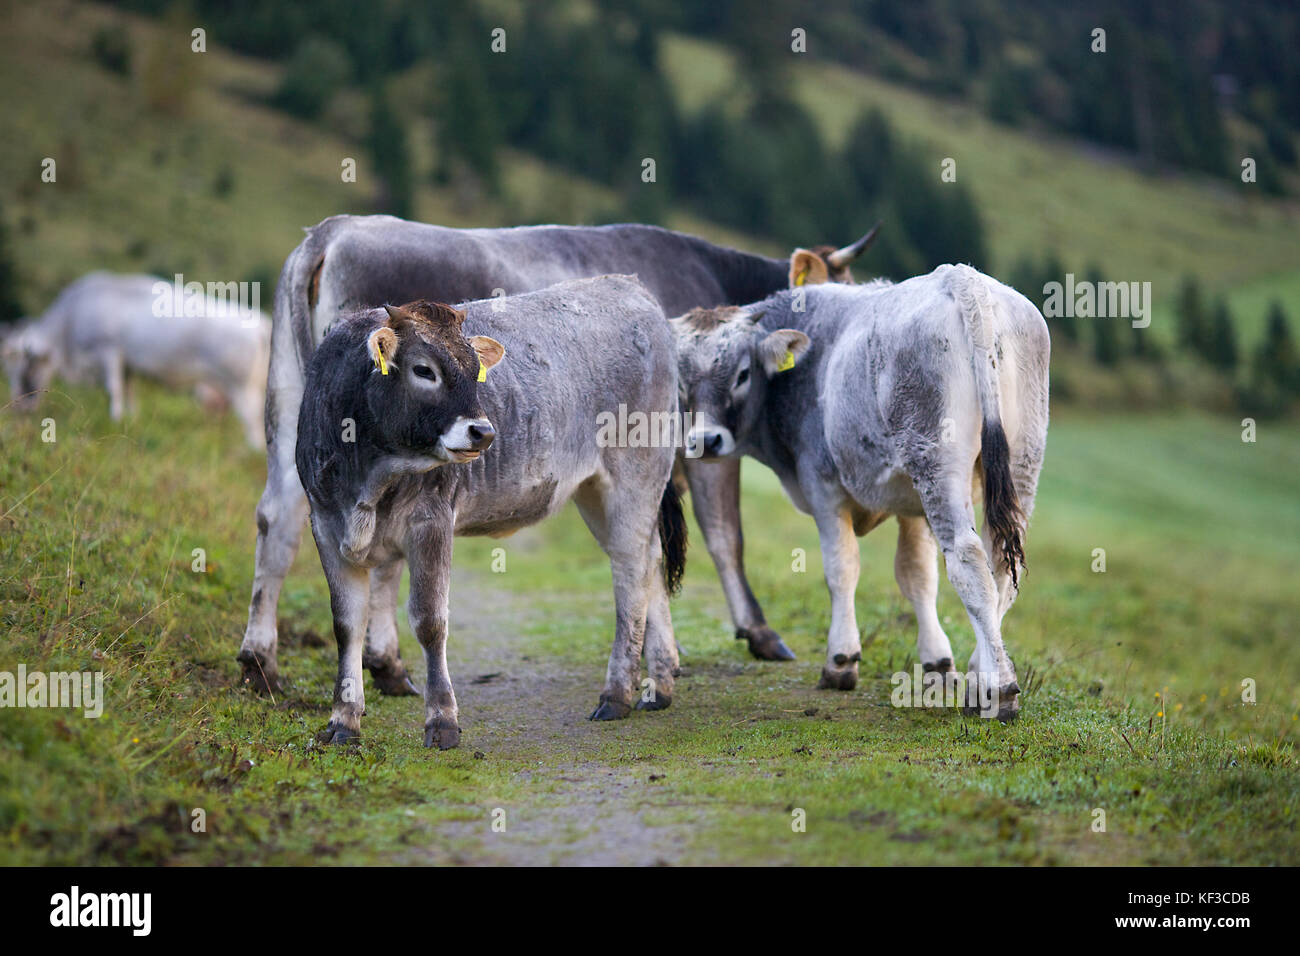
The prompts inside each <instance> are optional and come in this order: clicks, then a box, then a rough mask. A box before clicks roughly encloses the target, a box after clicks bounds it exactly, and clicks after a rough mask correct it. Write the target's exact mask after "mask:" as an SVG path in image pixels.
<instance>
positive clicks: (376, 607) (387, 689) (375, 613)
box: [362, 561, 419, 697]
mask: <svg viewBox="0 0 1300 956" xmlns="http://www.w3.org/2000/svg"><path fill="white" fill-rule="evenodd" d="M402 566H403V563H402V562H401V561H393V562H391V563H389V564H384V565H380V566H379V567H377V568H372V569H371V571H370V626H369V627H368V628H367V630H366V652H365V655H364V656H363V657H362V663H363V664H364V665H365V666H366V669H367V670H369V671H370V676H371V678H373V679H374V682H375V686H376V687H378V688H379V690H380V692H381V693H384V694H389V695H391V696H394V697H403V696H406V695H408V694H418V693H419V691H418V690H416V688H415V684H414V683H412V681H411V677H410V675H409V674H408V673H407V672H406V665H405V664H403V663H402V657H401V651H400V648H399V644H398V633H397V592H398V590H399V589H400V588H401V585H402Z"/></svg>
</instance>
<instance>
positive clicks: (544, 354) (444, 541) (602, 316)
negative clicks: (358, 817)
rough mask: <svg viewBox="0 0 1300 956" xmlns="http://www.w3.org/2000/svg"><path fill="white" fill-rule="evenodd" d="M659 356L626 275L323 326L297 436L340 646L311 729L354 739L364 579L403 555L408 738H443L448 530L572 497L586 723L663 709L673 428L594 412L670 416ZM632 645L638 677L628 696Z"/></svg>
mask: <svg viewBox="0 0 1300 956" xmlns="http://www.w3.org/2000/svg"><path fill="white" fill-rule="evenodd" d="M462 309H463V311H462ZM503 355H504V356H506V358H505V361H504V362H501V364H500V365H497V363H498V362H499V361H500V360H501V358H502V356H503ZM674 363H675V355H674V348H673V334H672V331H671V328H670V327H669V324H668V322H667V320H666V319H665V317H664V315H663V312H662V310H661V309H660V307H659V305H658V303H657V302H656V301H655V299H654V297H653V296H652V295H651V294H650V292H649V291H648V290H647V289H646V288H645V287H644V286H642V285H641V283H639V282H638V281H637V280H636V279H635V278H633V277H626V276H604V277H601V278H596V279H586V280H577V281H570V282H565V283H560V284H557V285H555V286H552V287H551V288H549V289H546V290H544V291H542V292H535V293H530V294H526V295H520V296H511V297H506V298H501V299H496V300H492V301H477V302H470V303H467V304H466V305H464V306H462V307H460V309H456V308H451V307H449V306H445V305H435V304H430V303H427V302H423V301H421V302H416V303H412V304H410V305H407V306H405V307H402V308H393V307H391V306H389V307H387V308H386V309H376V310H372V311H368V312H363V313H360V314H358V315H356V316H353V317H349V318H347V319H344V320H342V321H340V322H338V323H336V325H335V327H334V329H333V330H332V331H331V332H330V333H329V335H327V336H326V337H325V339H324V341H323V342H322V343H321V345H320V347H319V348H318V349H317V350H316V352H315V354H314V355H313V356H312V359H311V361H310V363H309V365H308V369H307V381H306V395H307V396H308V400H307V401H304V402H303V412H302V415H301V416H300V417H299V421H298V442H297V469H298V474H300V475H301V476H302V479H303V484H304V486H305V488H306V492H307V496H308V498H309V500H310V503H311V526H312V532H313V534H314V535H315V538H316V545H317V548H318V550H319V552H320V557H321V564H322V566H323V567H324V570H325V575H326V577H327V578H328V580H329V586H330V601H331V605H332V608H333V613H334V631H335V636H336V638H337V640H338V648H339V670H338V680H337V682H336V684H335V691H334V710H333V714H332V716H331V718H330V723H329V726H328V728H327V731H326V738H327V739H328V740H330V741H332V742H341V741H345V740H347V739H350V738H351V737H354V736H356V735H357V733H358V731H359V727H360V717H361V714H362V712H363V711H364V710H365V699H364V694H363V691H362V687H361V668H362V653H363V650H362V648H363V642H364V639H365V636H366V633H367V629H368V625H369V616H370V614H371V613H372V610H371V609H372V607H373V595H372V594H371V593H370V588H371V583H370V582H371V577H370V576H371V573H372V572H375V571H378V572H380V573H381V578H382V577H384V576H385V575H386V574H387V573H389V569H391V568H392V567H393V566H394V565H395V564H396V563H397V562H400V561H401V560H402V559H406V560H407V561H408V562H409V564H410V568H411V593H410V605H409V611H410V620H411V627H412V630H414V632H415V636H416V638H417V639H418V640H419V642H420V644H421V646H422V647H423V648H424V653H425V658H426V662H427V669H428V677H427V681H426V684H425V707H426V710H425V723H424V729H425V744H426V746H433V745H435V744H436V745H437V746H438V747H440V748H444V749H445V748H448V747H454V746H455V745H456V744H457V742H458V741H459V739H460V724H459V719H458V715H457V707H456V697H455V694H454V692H453V691H452V685H451V678H450V676H449V674H448V673H447V661H446V653H445V651H446V642H447V609H448V600H449V581H450V575H451V557H452V538H453V536H455V535H492V536H495V537H501V536H505V535H508V534H511V533H512V532H514V531H516V530H518V529H519V528H522V527H524V526H526V525H531V524H535V523H537V522H538V521H541V520H542V519H544V518H546V517H548V516H550V515H552V514H554V513H555V512H556V511H558V510H559V509H560V508H562V507H563V506H564V504H565V503H566V502H568V501H570V500H572V501H574V502H575V503H576V504H577V506H578V510H579V511H580V512H581V514H582V516H583V518H584V520H585V521H586V522H587V525H588V527H589V528H590V529H591V531H592V534H593V535H594V536H595V537H596V539H597V540H598V541H599V542H600V545H601V547H602V548H604V550H605V552H606V553H607V554H608V555H609V561H610V566H611V569H612V571H613V581H614V609H615V622H616V623H615V631H614V648H613V651H612V652H611V654H610V659H609V669H608V671H607V673H606V678H605V686H604V689H603V691H602V692H601V695H600V703H599V706H598V707H597V708H596V711H595V713H593V714H592V715H591V716H592V718H593V719H614V718H619V717H626V716H627V715H628V713H629V712H630V711H631V708H632V706H633V704H634V703H636V706H638V707H643V708H645V709H660V708H662V707H666V706H667V705H668V703H669V701H670V700H671V694H672V688H673V676H674V674H675V672H676V670H677V651H676V642H675V640H674V639H673V633H672V619H671V617H670V616H669V612H668V587H669V586H670V585H671V584H672V583H673V582H674V581H675V580H676V579H677V578H679V577H680V574H681V569H682V563H683V561H684V549H685V521H684V519H683V517H682V512H681V505H680V503H679V502H678V499H677V494H676V492H675V491H674V490H673V488H672V486H671V483H670V482H669V478H670V475H671V472H672V466H673V459H674V455H675V453H676V450H675V444H674V436H675V435H676V432H671V433H666V434H663V435H661V436H660V437H663V438H665V439H666V440H662V441H654V440H650V436H646V437H645V440H642V441H637V442H629V441H624V442H621V443H620V442H618V441H602V432H601V430H600V429H599V428H598V422H599V421H600V420H601V416H602V414H612V413H615V412H616V411H618V410H620V408H621V409H623V410H626V414H628V415H629V416H631V415H632V414H635V413H638V412H639V413H640V414H641V415H643V416H648V417H651V418H655V417H657V420H661V421H675V420H676V415H677V383H676V370H675V368H674ZM489 370H490V371H489ZM349 439H351V440H349ZM661 556H662V557H661ZM661 573H662V575H663V577H661ZM665 579H666V580H665ZM643 641H644V646H645V652H646V658H647V661H648V663H649V668H650V674H651V678H652V680H653V681H654V686H653V691H652V692H650V693H647V694H646V695H642V698H641V700H640V701H636V695H637V690H638V677H639V667H640V658H641V652H642V645H643Z"/></svg>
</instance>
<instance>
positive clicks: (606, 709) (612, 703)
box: [587, 696, 632, 720]
mask: <svg viewBox="0 0 1300 956" xmlns="http://www.w3.org/2000/svg"><path fill="white" fill-rule="evenodd" d="M630 713H632V708H631V707H629V706H628V705H627V704H625V703H623V702H622V701H621V700H610V699H609V698H608V697H604V696H602V697H601V698H600V705H599V706H598V707H597V708H596V709H595V710H593V711H592V712H591V716H590V717H588V718H587V719H588V720H622V719H623V718H624V717H626V716H627V715H628V714H630Z"/></svg>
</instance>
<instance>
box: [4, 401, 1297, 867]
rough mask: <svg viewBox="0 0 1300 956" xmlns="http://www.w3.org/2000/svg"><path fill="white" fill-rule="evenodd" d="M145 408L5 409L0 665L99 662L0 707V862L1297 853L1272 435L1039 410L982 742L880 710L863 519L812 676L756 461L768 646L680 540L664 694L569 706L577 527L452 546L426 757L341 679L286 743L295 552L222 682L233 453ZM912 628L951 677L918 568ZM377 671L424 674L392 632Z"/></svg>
mask: <svg viewBox="0 0 1300 956" xmlns="http://www.w3.org/2000/svg"><path fill="white" fill-rule="evenodd" d="M140 402H141V408H142V411H141V413H140V414H139V415H138V417H136V418H135V419H133V420H130V421H128V422H127V423H126V425H125V426H121V427H118V426H114V425H112V424H111V423H110V422H108V421H107V419H106V402H105V400H104V397H103V396H102V394H99V393H97V392H94V391H89V390H81V389H67V390H62V391H59V392H57V393H55V394H52V395H51V396H50V397H49V398H48V399H47V402H46V404H45V406H44V407H43V408H42V411H41V413H40V415H39V416H37V417H36V418H20V417H17V416H14V415H13V414H11V413H9V412H5V413H4V414H3V415H0V442H2V443H3V447H4V448H5V455H4V456H3V461H2V462H0V515H3V518H0V526H2V527H3V532H2V533H0V635H2V637H0V647H2V648H3V650H0V671H10V672H14V671H15V670H16V669H17V666H18V665H19V664H20V663H22V664H25V665H26V666H27V668H28V669H29V671H30V670H36V669H44V670H83V669H88V670H101V669H102V670H103V672H104V674H105V682H106V696H107V702H106V706H105V711H104V715H103V717H101V718H99V719H97V720H92V719H82V717H81V716H80V715H79V714H77V713H74V712H70V711H67V710H63V711H60V710H53V709H47V710H32V709H24V710H17V709H9V708H0V863H165V864H212V863H227V864H230V863H258V864H283V863H312V862H322V861H331V862H342V863H449V862H462V863H463V862H469V863H483V862H612V863H654V862H661V861H662V862H671V863H702V862H712V863H725V864H733V863H967V864H969V863H1008V864H1009V863H1027V864H1067V863H1068V864H1113V863H1151V864H1157V863H1158V864H1178V863H1184V864H1208V863H1278V864H1288V863H1289V864H1294V863H1296V862H1297V860H1298V859H1300V854H1298V852H1297V851H1298V850H1300V841H1298V840H1297V836H1296V826H1295V822H1296V812H1297V809H1298V807H1297V803H1298V802H1300V797H1298V791H1297V788H1296V786H1295V779H1296V776H1295V774H1296V760H1295V755H1294V741H1295V734H1296V728H1297V723H1296V714H1297V709H1298V708H1300V701H1298V699H1297V692H1296V688H1297V686H1298V685H1300V653H1297V650H1296V647H1295V644H1294V642H1293V641H1292V640H1291V635H1290V631H1291V622H1292V621H1294V619H1295V616H1296V612H1297V604H1300V599H1298V598H1297V597H1296V596H1295V592H1294V588H1293V587H1292V581H1293V575H1292V573H1291V570H1290V569H1291V568H1293V567H1294V563H1295V560H1296V558H1297V554H1296V552H1297V550H1300V544H1298V543H1297V542H1300V535H1297V534H1296V531H1297V530H1300V504H1297V502H1296V499H1295V496H1294V493H1293V491H1292V489H1291V488H1290V487H1289V486H1288V484H1287V482H1286V479H1285V476H1286V475H1288V474H1292V473H1294V470H1295V467H1296V465H1297V463H1300V433H1297V430H1296V429H1295V428H1293V427H1290V426H1287V427H1282V426H1266V427H1265V428H1264V429H1262V430H1261V432H1260V434H1259V440H1258V442H1257V443H1255V444H1253V445H1250V444H1243V443H1242V442H1241V441H1240V434H1239V430H1238V429H1237V428H1236V426H1235V425H1234V424H1233V423H1231V422H1225V421H1221V420H1217V419H1211V418H1205V417H1199V416H1189V417H1172V418H1159V417H1147V418H1141V419H1127V418H1118V417H1104V418H1102V417H1085V416H1077V415H1059V416H1058V417H1057V420H1056V421H1054V423H1053V425H1052V432H1051V435H1050V438H1049V458H1048V465H1047V469H1046V471H1045V473H1044V476H1043V481H1042V486H1041V494H1040V497H1039V502H1038V508H1037V511H1036V514H1035V518H1034V524H1033V528H1032V531H1031V535H1030V538H1029V556H1030V562H1031V570H1030V573H1029V576H1028V578H1027V580H1026V583H1025V587H1024V593H1023V595H1022V597H1021V598H1020V600H1019V601H1018V603H1017V605H1016V607H1015V608H1014V609H1013V610H1012V612H1011V614H1010V615H1009V617H1008V623H1007V627H1006V635H1007V640H1008V642H1009V646H1010V649H1011V651H1012V653H1013V656H1014V657H1015V659H1016V663H1017V666H1018V668H1019V671H1020V676H1021V680H1022V683H1023V684H1025V685H1026V686H1027V687H1028V688H1030V689H1028V690H1027V692H1026V695H1025V698H1024V711H1023V714H1022V717H1021V719H1020V720H1019V721H1018V722H1017V723H1015V724H1013V725H1011V726H1005V727H1004V726H1002V725H999V724H996V723H987V722H984V721H980V720H978V719H967V718H963V717H962V716H960V714H959V713H957V712H955V711H952V710H928V709H900V708H895V707H893V706H891V704H890V691H891V689H892V687H891V683H890V680H889V676H890V675H891V674H893V673H894V672H895V671H898V670H907V669H910V668H911V667H912V666H913V664H914V662H915V655H914V646H915V645H914V640H915V638H914V630H913V628H914V624H913V621H912V617H911V614H910V611H909V609H907V608H906V606H905V605H904V603H903V601H902V599H901V597H900V596H899V595H898V593H897V589H896V588H895V586H894V584H893V581H892V547H893V540H892V537H893V536H892V531H891V529H890V528H889V527H885V528H882V529H880V530H878V531H877V532H876V533H874V534H872V535H870V536H869V537H867V538H866V539H864V541H863V557H864V561H863V567H864V573H863V580H862V583H861V585H860V587H859V592H858V606H859V623H860V625H861V626H862V628H863V630H864V642H865V643H866V648H865V653H864V660H863V664H862V675H863V680H862V683H861V684H860V685H859V688H858V689H857V690H856V691H854V692H852V693H848V694H841V693H831V692H824V691H817V690H815V689H814V684H815V681H816V676H817V673H818V669H819V667H820V656H821V653H822V649H823V646H824V644H823V642H824V629H825V627H826V625H827V623H828V604H827V599H826V596H825V590H824V587H823V585H822V583H821V581H820V567H819V559H818V556H817V555H818V552H817V542H816V536H815V531H814V529H813V527H812V524H811V521H809V520H808V519H807V518H804V517H802V516H799V515H798V514H796V513H795V512H794V511H793V509H792V508H791V507H790V506H789V505H788V504H787V503H786V502H784V501H783V500H779V499H780V492H779V490H778V489H777V487H776V484H775V482H774V479H773V478H772V476H771V475H770V474H769V473H767V472H765V471H764V470H763V469H761V468H760V467H758V466H755V465H753V464H751V465H749V466H748V467H747V469H746V491H745V512H746V515H747V518H748V524H747V527H746V533H747V558H748V562H749V568H750V571H751V577H752V579H753V582H754V586H755V589H756V591H757V592H758V593H759V595H760V597H761V599H762V600H763V601H764V603H765V607H766V609H767V611H768V614H769V617H770V619H771V620H772V621H773V623H774V624H775V625H776V626H777V627H778V629H780V630H782V632H783V634H784V635H785V637H786V639H787V641H788V642H789V643H790V645H791V646H792V647H793V648H794V649H795V651H796V652H797V653H798V654H799V660H798V661H797V662H795V663H793V664H784V665H780V664H770V663H758V662H754V661H751V660H749V659H748V657H747V656H746V655H745V654H744V653H743V649H742V648H743V645H741V644H739V643H737V642H735V641H733V640H731V638H730V633H729V627H728V625H727V621H726V614H725V607H724V605H723V602H722V599H721V592H720V588H719V587H718V585H717V582H716V578H715V577H714V575H713V572H712V569H711V567H709V562H708V560H707V557H706V555H705V552H704V549H703V547H702V546H701V538H700V536H699V534H698V531H697V530H696V529H694V528H692V530H693V532H695V534H694V547H693V550H692V561H691V565H690V569H689V571H688V581H687V586H686V589H685V591H684V593H683V595H682V596H681V598H679V599H678V601H677V602H676V603H675V605H674V617H675V621H676V624H677V629H678V632H679V636H680V639H681V642H682V645H683V648H684V651H685V657H684V664H685V674H684V676H683V677H682V678H681V679H680V681H679V684H678V688H677V692H676V695H675V699H674V703H673V706H672V708H670V709H669V710H667V711H665V712H662V713H659V714H636V715H634V716H633V717H632V718H631V719H629V720H627V721H624V722H621V723H617V724H600V725H596V724H590V723H588V722H586V721H585V720H584V719H583V718H585V716H586V714H587V713H588V712H589V710H590V708H591V707H592V706H594V704H595V701H596V696H597V693H598V691H599V685H600V680H601V677H602V674H603V670H604V660H605V657H606V655H607V654H608V647H609V640H610V630H611V628H610V624H611V613H610V604H611V601H610V598H609V592H608V585H609V572H608V569H607V567H606V565H605V563H604V560H603V557H602V556H601V555H600V553H599V551H598V550H597V549H596V547H595V545H594V543H593V542H592V541H591V540H590V538H589V536H588V535H587V532H586V530H585V529H584V528H583V527H582V524H581V522H580V520H579V519H578V518H577V517H576V515H575V514H574V513H573V512H572V510H569V511H566V512H565V513H564V514H563V515H562V516H560V517H558V518H557V519H555V520H553V521H552V522H550V523H548V524H546V525H543V526H541V527H539V528H536V529H531V530H529V531H526V532H524V533H521V534H520V535H517V536H516V537H514V538H511V539H508V540H506V541H489V540H475V539H462V540H461V541H460V542H458V546H457V555H456V570H455V575H454V580H453V597H452V639H451V659H452V670H453V678H454V680H455V681H456V686H457V691H458V695H459V697H460V702H461V713H462V723H463V726H464V730H465V734H464V740H463V743H462V746H461V748H460V749H459V750H456V751H449V752H446V753H437V752H433V751H426V750H424V749H423V748H422V747H421V745H420V743H421V741H420V733H419V724H420V721H421V708H420V704H419V702H418V701H417V700H415V699H412V698H401V699H393V698H380V697H377V696H376V695H374V694H373V692H372V693H371V696H370V697H369V699H368V701H367V706H368V712H367V715H366V717H365V718H364V720H363V735H364V736H363V740H362V743H361V745H360V746H359V747H357V748H355V749H352V750H345V749H321V748H320V747H318V746H317V745H316V744H315V742H314V740H313V734H314V733H315V731H317V730H319V729H320V728H321V727H322V726H323V725H324V722H325V720H326V719H327V716H328V704H329V698H330V686H331V681H332V678H333V671H334V650H333V647H332V641H330V640H329V639H328V636H329V618H328V612H327V595H326V589H325V587H324V583H323V580H322V578H321V575H320V572H319V567H318V565H317V563H316V559H315V555H314V552H313V550H312V548H311V544H310V539H309V536H308V541H307V542H305V543H304V547H303V551H302V553H301V554H300V556H299V559H298V562H297V565H296V566H295V570H294V573H293V574H292V575H291V577H290V579H289V582H288V585H287V587H286V589H285V595H284V599H283V601H282V604H281V630H282V637H281V641H282V653H281V665H282V668H283V670H284V672H285V674H286V676H287V678H288V680H289V686H288V688H287V690H286V693H285V694H284V695H283V696H281V697H278V698H277V699H276V700H275V701H270V700H264V699H260V698H257V697H255V696H254V695H252V694H251V693H250V692H248V691H247V690H246V689H244V688H242V687H241V686H239V685H238V683H237V673H238V672H237V666H236V664H235V663H234V661H233V655H234V651H235V649H236V647H237V644H238V641H239V636H240V634H241V633H242V627H243V622H244V614H245V608H246V601H247V597H248V594H247V591H248V582H249V580H250V577H251V563H252V541H253V527H252V511H253V507H254V504H255V501H256V497H257V495H258V494H259V492H260V488H261V481H262V477H263V475H264V470H263V464H262V461H261V459H260V458H258V457H257V456H256V455H254V454H252V453H250V452H247V451H245V450H244V448H243V445H242V442H241V441H240V438H239V433H238V428H237V426H236V424H235V422H234V421H233V420H232V419H231V418H229V417H228V416H227V417H224V418H220V419H215V420H213V419H209V418H206V417H205V416H204V415H203V414H202V413H201V412H200V411H199V410H198V408H197V407H196V406H195V405H194V404H193V403H192V402H191V401H190V400H189V399H188V398H187V397H184V396H176V395H170V394H167V393H164V392H162V391H161V390H157V389H153V388H145V389H143V390H142V392H141V396H140ZM42 418H51V419H53V421H54V422H55V425H56V429H57V431H56V437H57V441H56V442H54V443H45V442H42V441H41V428H42V425H41V421H40V419H42ZM1096 547H1103V548H1105V549H1106V572H1105V573H1104V574H1100V573H1094V572H1093V571H1092V570H1091V566H1092V563H1093V560H1094V559H1093V549H1094V548H1096ZM194 548H203V549H204V550H205V552H206V567H207V570H206V571H205V572H203V573H196V572H194V571H193V570H192V569H191V568H192V564H191V563H192V561H193V560H194V558H193V556H192V552H193V549H194ZM495 548H504V549H505V557H506V562H507V563H506V571H505V573H504V574H494V573H492V572H491V570H490V568H491V567H492V563H493V559H494V553H493V549H495ZM795 548H803V549H805V550H806V552H807V554H808V560H807V571H806V573H797V572H794V571H792V570H791V560H792V551H793V549H795ZM940 615H941V618H942V619H943V620H944V622H945V627H946V628H947V629H948V631H949V634H950V636H951V637H952V639H953V643H954V647H955V649H956V651H957V654H958V657H959V660H964V658H965V655H966V654H967V653H969V651H970V649H971V647H972V644H973V636H972V632H971V629H970V626H969V623H968V621H967V620H966V619H965V616H964V613H963V612H962V610H961V608H960V605H959V604H958V603H957V601H956V599H955V596H954V595H953V594H952V592H951V589H950V588H948V587H947V585H946V584H945V585H944V587H943V589H942V592H941V598H940ZM403 653H404V656H405V657H406V659H407V660H408V661H411V662H413V663H414V662H416V661H417V660H418V659H419V656H418V649H417V648H416V647H415V645H414V643H413V641H412V639H411V637H410V635H409V633H408V632H407V631H406V629H405V624H404V622H403ZM1245 678H1251V679H1253V680H1254V682H1255V687H1256V703H1254V704H1243V702H1242V699H1241V697H1242V691H1241V681H1242V680H1243V679H1245ZM196 809H198V810H202V811H203V820H204V824H205V829H204V830H203V831H202V832H195V831H194V829H193V827H194V825H195V820H196V817H195V815H194V811H195V810H196ZM1098 809H1100V810H1103V811H1104V812H1105V823H1106V832H1105V833H1097V832H1093V830H1092V829H1091V827H1092V825H1093V821H1094V819H1096V818H1097V817H1096V814H1095V811H1096V810H1098ZM798 810H803V811H804V813H805V815H806V832H801V833H797V832H795V831H794V830H793V829H792V826H791V823H792V820H793V819H794V814H795V813H796V811H798ZM494 812H496V813H497V818H501V814H504V820H505V824H506V829H505V831H504V832H494V830H493V829H492V821H493V819H494V816H493V814H494Z"/></svg>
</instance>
